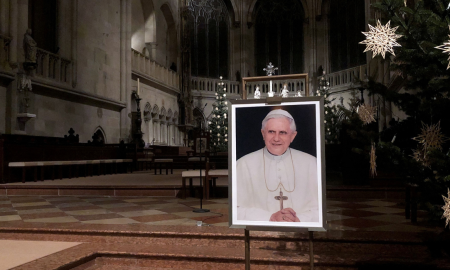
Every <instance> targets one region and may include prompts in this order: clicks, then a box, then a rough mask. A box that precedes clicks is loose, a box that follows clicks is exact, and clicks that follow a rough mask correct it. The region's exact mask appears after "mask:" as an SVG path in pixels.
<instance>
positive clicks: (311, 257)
mask: <svg viewBox="0 0 450 270" xmlns="http://www.w3.org/2000/svg"><path fill="white" fill-rule="evenodd" d="M313 240H314V232H309V267H310V269H311V270H314V245H313Z"/></svg>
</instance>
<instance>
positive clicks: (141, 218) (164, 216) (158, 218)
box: [131, 214, 180, 223]
mask: <svg viewBox="0 0 450 270" xmlns="http://www.w3.org/2000/svg"><path fill="white" fill-rule="evenodd" d="M131 219H133V220H136V221H138V222H142V223H147V222H154V221H161V220H171V219H180V216H176V215H172V214H159V215H148V216H137V217H131Z"/></svg>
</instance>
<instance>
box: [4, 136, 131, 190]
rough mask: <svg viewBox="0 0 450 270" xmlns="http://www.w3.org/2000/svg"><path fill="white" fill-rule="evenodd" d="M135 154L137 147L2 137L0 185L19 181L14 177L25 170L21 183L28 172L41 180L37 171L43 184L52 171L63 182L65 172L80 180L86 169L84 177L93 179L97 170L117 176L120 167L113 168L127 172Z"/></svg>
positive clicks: (33, 137)
mask: <svg viewBox="0 0 450 270" xmlns="http://www.w3.org/2000/svg"><path fill="white" fill-rule="evenodd" d="M135 153H136V147H135V145H134V144H124V143H121V144H104V145H94V144H87V143H73V142H69V141H67V140H66V138H56V137H40V136H27V135H10V134H3V135H1V136H0V181H1V182H2V183H7V182H12V181H14V180H16V179H14V177H13V176H14V174H13V173H14V171H15V170H17V169H22V177H21V180H22V182H24V181H25V178H26V174H27V170H28V169H33V171H34V181H37V180H38V171H40V177H39V178H40V180H43V178H44V176H45V172H46V169H51V170H52V172H51V175H52V177H51V178H52V179H54V178H55V174H56V170H58V176H59V177H58V178H62V177H63V176H64V172H66V174H67V176H68V177H69V178H71V177H73V176H74V172H75V176H76V177H78V176H79V175H80V168H82V169H84V170H83V171H84V173H83V174H84V176H88V175H92V174H93V171H94V169H95V168H96V169H97V174H100V173H103V174H106V173H117V167H118V166H114V165H122V166H121V167H122V168H121V169H122V170H123V171H128V168H127V167H130V166H128V165H131V164H132V163H133V162H135V161H136V158H135ZM127 157H128V158H127ZM132 168H133V167H132V166H131V170H132ZM90 169H91V170H92V173H89V171H90ZM102 169H103V171H102ZM16 172H17V171H16Z"/></svg>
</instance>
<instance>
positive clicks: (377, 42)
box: [359, 20, 402, 59]
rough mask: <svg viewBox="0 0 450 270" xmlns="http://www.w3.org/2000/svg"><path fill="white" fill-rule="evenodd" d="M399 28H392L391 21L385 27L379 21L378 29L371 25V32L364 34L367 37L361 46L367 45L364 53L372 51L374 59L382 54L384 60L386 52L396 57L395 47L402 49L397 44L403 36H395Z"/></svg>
mask: <svg viewBox="0 0 450 270" xmlns="http://www.w3.org/2000/svg"><path fill="white" fill-rule="evenodd" d="M397 28H398V26H396V27H394V28H391V21H388V22H387V23H386V24H385V25H381V22H380V20H378V21H377V27H373V26H372V25H370V24H369V29H370V31H369V32H362V33H363V34H364V35H365V36H366V40H364V41H361V42H360V43H359V44H366V45H367V47H366V49H365V50H364V52H367V51H372V52H373V55H372V58H374V57H375V56H376V55H377V54H381V56H383V59H384V57H385V54H386V52H390V53H391V54H392V55H395V53H394V50H393V47H401V45H400V44H398V43H397V39H398V38H400V37H402V35H397V34H395V31H396V30H397Z"/></svg>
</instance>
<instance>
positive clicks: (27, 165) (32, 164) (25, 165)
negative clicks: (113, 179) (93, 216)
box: [8, 159, 133, 183]
mask: <svg viewBox="0 0 450 270" xmlns="http://www.w3.org/2000/svg"><path fill="white" fill-rule="evenodd" d="M132 162H133V160H132V159H104V160H72V161H29V162H10V163H9V164H8V167H10V169H12V168H20V169H22V183H25V179H26V171H27V169H34V182H36V181H37V180H38V176H37V175H38V169H39V170H40V180H41V181H43V180H44V174H45V167H51V168H52V180H55V171H56V169H59V179H62V178H63V173H62V166H68V167H69V175H68V178H72V177H73V176H74V175H73V174H72V167H74V166H75V167H76V175H75V177H79V175H80V174H79V166H80V165H83V166H84V176H85V177H87V176H89V173H88V165H93V166H94V165H97V166H98V170H97V175H100V174H101V173H100V165H101V164H104V166H103V174H104V175H105V174H107V169H108V168H107V164H110V165H111V167H110V173H111V174H113V173H114V174H117V172H118V168H117V167H118V166H113V165H118V164H127V163H128V164H131V163H132ZM127 168H128V166H127V165H125V169H126V170H127ZM92 171H93V170H92ZM10 173H11V171H10ZM90 175H91V176H92V175H93V173H92V174H90ZM10 178H11V177H10Z"/></svg>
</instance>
